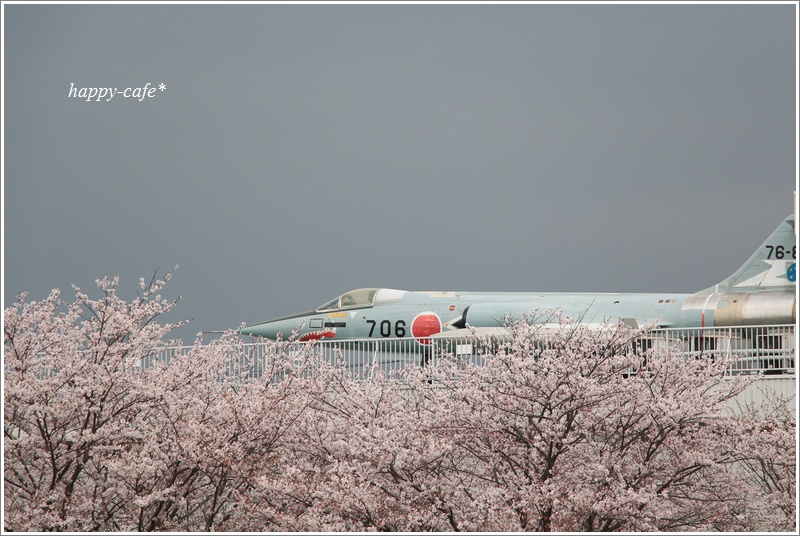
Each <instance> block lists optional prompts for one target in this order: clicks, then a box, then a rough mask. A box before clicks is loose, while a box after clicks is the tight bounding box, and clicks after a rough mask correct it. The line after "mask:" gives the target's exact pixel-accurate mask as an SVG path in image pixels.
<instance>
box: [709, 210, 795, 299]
mask: <svg viewBox="0 0 800 536" xmlns="http://www.w3.org/2000/svg"><path fill="white" fill-rule="evenodd" d="M794 221H795V215H794V214H792V215H789V216H787V217H786V218H784V220H783V221H782V222H781V224H780V225H779V226H778V228H777V229H775V231H774V232H773V233H772V234H771V235H770V236H769V238H767V239H766V240H765V241H764V243H763V244H761V246H760V247H759V248H758V249H757V250H756V251H755V253H753V255H751V256H750V258H749V259H747V262H745V263H744V264H743V265H742V266H741V268H739V269H738V270H736V272H734V273H733V275H731V276H730V277H728V278H727V279H725V280H724V281H722V282H720V283H718V284H717V285H715V286H714V287H711V288H710V289H706V291H703V293H705V292H759V291H792V292H793V291H794V290H795V288H796V285H797V283H796V281H797V261H796V259H797V242H796V238H795V226H794Z"/></svg>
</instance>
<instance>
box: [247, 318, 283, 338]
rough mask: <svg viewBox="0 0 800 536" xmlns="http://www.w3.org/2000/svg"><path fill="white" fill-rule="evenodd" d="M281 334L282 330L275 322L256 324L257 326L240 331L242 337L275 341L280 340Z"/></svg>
mask: <svg viewBox="0 0 800 536" xmlns="http://www.w3.org/2000/svg"><path fill="white" fill-rule="evenodd" d="M279 332H280V330H278V326H276V325H275V322H264V323H262V324H256V325H255V326H247V327H244V328H242V329H240V330H239V333H240V334H242V335H252V336H253V337H265V338H267V339H272V340H273V341H274V340H277V339H278V333H279Z"/></svg>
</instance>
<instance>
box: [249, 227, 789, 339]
mask: <svg viewBox="0 0 800 536" xmlns="http://www.w3.org/2000/svg"><path fill="white" fill-rule="evenodd" d="M794 222H795V216H794V215H790V216H788V217H786V218H784V220H783V221H781V224H780V225H779V226H778V228H777V229H776V230H775V232H773V233H772V234H771V235H770V236H769V238H767V240H766V241H765V242H764V243H763V244H762V245H761V246H760V247H759V248H758V249H757V250H756V251H755V253H753V255H752V256H751V257H750V258H749V259H748V260H747V262H745V263H744V264H743V265H742V266H741V268H739V269H738V270H736V272H734V273H733V275H731V276H730V277H728V278H727V279H725V280H724V281H722V282H720V283H718V284H717V285H714V286H713V287H711V288H708V289H705V290H701V291H699V292H696V293H694V294H613V293H586V292H581V293H564V292H453V291H448V292H439V291H437V292H419V291H417V292H411V291H405V290H395V289H390V288H361V289H357V290H352V291H350V292H345V293H344V294H342V295H340V296H337V297H336V298H334V299H332V300H330V301H328V302H326V303H324V304H323V305H320V306H319V307H317V308H316V309H314V310H313V311H308V312H304V313H298V314H294V315H291V316H285V317H283V318H277V319H275V320H270V321H268V322H262V323H260V324H256V325H253V326H249V327H245V328H242V329H241V333H242V334H243V335H253V336H258V337H265V338H268V339H273V340H278V339H281V338H282V339H287V338H289V337H292V336H294V337H296V338H297V340H299V341H311V340H327V339H333V340H352V339H389V338H407V337H411V338H414V339H415V340H416V342H417V343H419V345H420V347H426V346H429V345H431V344H432V341H433V340H434V339H435V338H438V337H442V336H449V335H452V336H454V337H456V336H462V335H473V334H476V333H477V334H480V333H481V332H483V333H492V332H493V330H498V329H502V328H503V327H504V326H506V325H507V322H509V321H514V320H522V319H528V321H534V322H548V321H552V318H553V317H552V314H550V313H554V312H556V311H559V312H560V313H561V315H562V317H561V318H564V317H567V318H572V319H574V321H575V322H576V323H582V324H590V325H591V324H594V325H601V324H606V323H613V322H620V321H621V322H623V323H625V324H627V325H630V326H634V327H643V326H654V327H680V328H683V327H687V328H695V327H697V328H703V327H718V326H746V325H747V326H749V325H766V324H795V323H796V318H797V317H796V306H797V300H796V292H795V291H796V280H797V264H796V259H797V244H796V238H795V234H796V231H795V225H794ZM548 312H550V313H548ZM295 330H297V331H296V333H295ZM293 334H294V335H293Z"/></svg>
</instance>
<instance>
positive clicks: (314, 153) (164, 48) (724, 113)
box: [3, 4, 797, 342]
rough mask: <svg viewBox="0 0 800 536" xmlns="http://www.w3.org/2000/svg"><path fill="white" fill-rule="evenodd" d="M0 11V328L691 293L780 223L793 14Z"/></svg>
mask: <svg viewBox="0 0 800 536" xmlns="http://www.w3.org/2000/svg"><path fill="white" fill-rule="evenodd" d="M4 7H5V12H4V14H5V19H4V28H3V30H4V46H5V58H4V59H5V63H4V75H5V87H4V88H3V91H4V98H5V110H4V114H5V115H4V128H5V131H4V150H5V153H4V156H5V159H4V166H5V168H4V176H3V179H4V184H3V186H4V197H3V223H4V236H3V249H4V260H3V282H4V292H3V299H4V306H5V307H8V306H9V305H10V304H11V303H12V302H13V301H14V299H15V296H16V295H17V294H18V293H19V292H21V291H24V290H29V291H30V292H31V296H30V297H31V298H32V299H37V300H38V299H42V298H44V297H45V296H46V295H47V293H48V292H49V290H50V289H51V288H61V289H62V291H63V292H64V294H65V296H66V297H68V298H71V297H72V296H73V294H74V292H73V291H72V289H71V286H70V285H71V284H73V283H74V284H77V285H78V286H80V287H81V288H82V289H83V290H85V291H88V292H89V293H90V295H93V296H97V293H96V292H95V293H93V292H92V289H96V287H95V286H94V280H95V279H96V278H100V277H102V276H105V275H110V276H113V275H115V274H119V275H120V276H121V277H122V283H121V289H122V290H121V294H122V295H123V296H126V297H129V298H130V297H133V296H135V292H136V290H137V288H138V287H137V285H138V279H139V277H141V276H143V277H146V278H149V277H150V276H151V275H152V273H153V270H154V269H156V268H159V273H160V274H165V273H166V272H167V271H169V269H171V268H172V267H173V266H174V265H176V264H178V265H180V269H179V270H178V271H177V273H176V275H175V278H174V279H173V281H172V283H171V284H170V285H169V286H168V287H167V289H166V292H165V294H166V295H167V296H169V297H177V296H181V301H180V304H179V305H178V308H177V311H176V314H175V316H174V318H173V319H177V318H193V319H194V320H193V322H192V323H191V325H190V326H189V327H188V328H184V329H182V330H181V331H179V332H178V333H177V335H178V336H181V337H183V338H184V339H185V340H186V341H187V342H188V341H190V340H191V339H192V338H193V337H194V334H195V333H197V332H198V331H201V330H215V329H225V328H231V327H236V326H238V325H239V324H241V323H242V322H245V323H247V324H253V323H256V322H259V321H263V320H267V319H269V318H272V317H276V316H281V315H284V314H289V313H294V312H298V311H303V310H307V309H310V308H313V307H315V306H317V305H319V304H321V303H323V302H325V301H327V300H329V299H331V298H333V297H334V296H336V295H338V294H340V293H342V292H344V291H347V290H350V289H353V288H358V287H367V286H376V287H390V288H400V289H406V290H497V291H603V292H649V291H667V292H695V291H697V290H700V289H704V288H707V287H709V286H711V285H713V284H714V283H716V282H718V281H720V280H722V279H724V278H725V277H727V276H728V275H730V274H731V273H733V272H734V271H735V270H736V269H737V268H738V267H739V266H740V265H741V264H743V263H744V261H745V260H746V259H747V257H749V255H750V254H751V253H752V252H753V251H755V249H756V248H757V247H758V246H759V245H760V244H761V242H762V241H763V240H764V239H765V238H766V237H767V236H768V235H769V233H770V232H771V231H772V230H773V229H774V228H775V227H777V226H778V224H779V222H780V221H781V219H782V218H783V217H784V216H786V215H787V214H789V213H791V212H792V210H793V202H792V195H793V191H794V190H795V189H796V179H797V175H796V173H797V172H796V162H795V160H796V149H795V147H796V143H797V142H796V138H795V133H796V108H795V107H796V58H795V34H796V28H795V20H796V11H795V9H796V7H795V5H793V4H783V5H639V6H622V5H588V6H587V5H498V6H494V5H460V6H450V5H397V6H395V5H373V6H351V5H338V6H319V5H308V6H304V5H236V6H217V5H188V6H186V5H106V6H92V5H66V6H64V5H13V4H11V5H10V4H5V6H4ZM148 82H149V83H150V84H151V86H158V85H159V84H161V83H163V84H165V85H166V89H165V90H164V91H160V90H156V91H155V92H154V93H153V94H154V97H152V98H145V99H144V100H143V101H141V102H140V101H139V100H137V99H134V98H128V99H125V98H122V97H121V93H122V91H123V90H124V89H125V88H126V87H131V88H136V87H138V86H143V85H145V84H147V83H148ZM71 84H74V87H77V88H80V87H101V86H102V87H115V88H117V89H118V91H119V93H118V94H117V95H115V97H114V98H112V100H111V101H109V102H94V101H93V102H86V100H85V99H82V98H78V97H69V91H70V87H71Z"/></svg>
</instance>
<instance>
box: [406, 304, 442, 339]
mask: <svg viewBox="0 0 800 536" xmlns="http://www.w3.org/2000/svg"><path fill="white" fill-rule="evenodd" d="M441 331H442V321H441V320H440V319H439V315H437V314H436V313H433V312H430V311H426V312H424V313H420V314H418V315H417V316H416V318H414V321H413V322H411V335H412V336H413V337H414V338H415V339H417V342H419V343H420V344H430V343H431V340H430V339H429V338H428V337H430V336H431V335H434V334H436V333H439V332H441Z"/></svg>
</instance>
